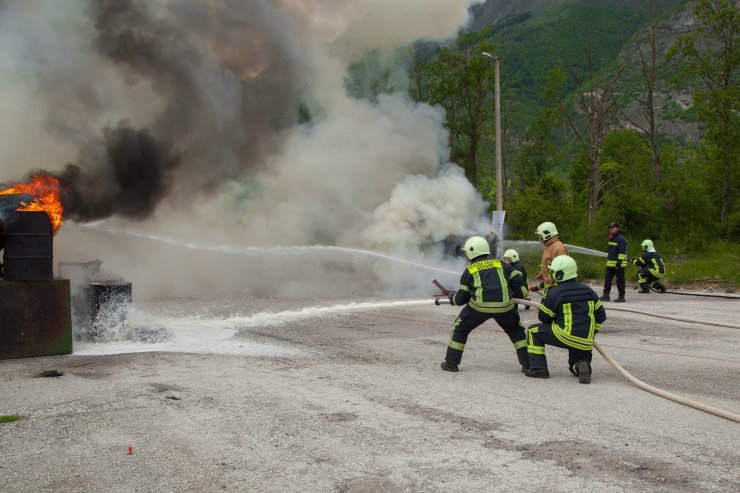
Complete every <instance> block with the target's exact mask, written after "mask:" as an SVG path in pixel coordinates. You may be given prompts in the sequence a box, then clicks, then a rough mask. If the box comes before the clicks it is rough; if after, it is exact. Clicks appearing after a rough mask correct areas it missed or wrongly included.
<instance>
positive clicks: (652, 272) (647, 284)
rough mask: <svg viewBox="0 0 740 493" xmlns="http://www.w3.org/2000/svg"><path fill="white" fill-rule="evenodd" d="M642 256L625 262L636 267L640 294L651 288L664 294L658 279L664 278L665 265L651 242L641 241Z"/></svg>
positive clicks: (663, 288) (662, 286) (647, 291)
mask: <svg viewBox="0 0 740 493" xmlns="http://www.w3.org/2000/svg"><path fill="white" fill-rule="evenodd" d="M640 246H641V247H642V255H641V256H640V257H638V258H628V259H627V261H628V262H630V263H631V264H634V266H635V267H637V269H638V270H637V283H638V284H639V285H640V292H641V293H649V292H650V288H651V287H652V288H653V289H654V290H656V291H660V292H661V293H665V291H666V289H665V286H664V285H663V284H662V283H660V282H659V281H660V279H663V276H665V264H664V263H663V259H662V258H661V257H660V255H659V254H658V252H656V251H655V246H654V245H653V241H652V240H643V242H642V243H641V244H640Z"/></svg>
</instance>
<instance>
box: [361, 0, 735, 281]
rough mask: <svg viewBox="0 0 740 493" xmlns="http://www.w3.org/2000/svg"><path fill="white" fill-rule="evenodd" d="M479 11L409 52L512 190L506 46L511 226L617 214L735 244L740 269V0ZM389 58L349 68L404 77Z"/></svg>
mask: <svg viewBox="0 0 740 493" xmlns="http://www.w3.org/2000/svg"><path fill="white" fill-rule="evenodd" d="M473 11H474V13H475V17H474V20H473V22H472V24H471V27H470V28H469V29H467V30H465V31H463V32H460V33H459V35H458V37H457V39H455V40H452V41H450V42H448V43H444V44H433V43H423V42H419V43H417V44H416V45H415V46H414V47H412V48H410V50H409V51H408V52H406V53H400V54H399V53H397V54H396V55H395V59H394V62H395V63H399V62H401V61H403V60H406V70H407V73H408V79H409V84H408V91H409V94H410V95H411V97H412V98H413V99H414V100H416V101H420V102H427V103H430V104H434V105H441V106H443V107H444V108H445V109H446V114H447V120H446V126H447V128H448V130H449V135H450V137H449V139H450V150H451V158H452V160H453V161H454V162H456V163H457V164H459V165H460V166H461V167H462V168H464V169H465V171H466V175H467V177H468V179H469V180H470V181H471V183H473V184H474V185H475V186H476V187H477V188H478V189H479V190H480V191H481V193H482V194H483V196H484V197H485V198H486V199H487V200H488V201H489V203H490V204H496V179H495V153H494V149H495V145H494V144H495V139H496V135H495V131H494V93H495V90H494V80H495V77H494V75H495V74H494V72H495V70H494V63H492V58H490V57H484V56H481V53H482V52H487V53H491V54H493V56H495V57H498V59H499V62H500V69H499V75H500V93H501V114H502V136H501V147H502V157H503V159H502V161H503V191H502V195H503V209H504V210H506V211H507V216H506V217H507V227H508V231H507V234H508V235H510V236H511V237H514V238H525V239H528V238H531V236H532V232H533V231H534V229H535V227H536V226H537V224H538V223H539V222H541V221H543V220H551V221H553V222H555V223H556V224H558V225H559V227H560V228H561V229H562V230H563V231H567V240H568V241H571V242H573V243H579V244H584V245H589V246H593V247H603V242H604V235H605V228H606V225H607V224H609V223H610V222H612V221H617V222H620V223H622V224H623V225H624V228H623V229H624V231H625V232H626V233H627V235H628V236H630V237H634V238H644V237H650V238H653V239H654V240H656V241H659V242H661V244H663V245H666V247H665V248H666V249H670V250H671V251H673V252H675V253H677V254H681V253H694V254H695V253H698V252H705V251H706V249H707V248H710V246H711V245H716V244H717V242H719V244H720V245H726V246H720V247H719V250H721V251H730V252H734V253H733V257H732V259H733V260H732V261H731V264H732V265H730V266H728V268H729V269H730V271H731V272H734V274H731V277H733V276H735V275H737V272H738V266H739V265H740V258H738V255H740V251H739V248H738V240H740V202H739V201H738V189H739V188H740V186H739V185H738V183H739V180H740V163H738V155H739V154H740V153H739V152H738V143H739V142H740V129H739V127H740V123H739V122H740V116H739V113H738V110H739V108H738V101H739V100H740V97H739V95H738V64H739V62H740V48H739V47H738V26H739V25H740V23H739V22H738V11H739V9H738V1H737V0H699V1H686V0H663V1H658V0H549V1H546V0H539V1H537V0H530V1H507V0H489V1H488V2H486V3H485V4H480V5H477V6H475V7H474V8H473ZM380 58H381V57H380V56H379V55H378V54H370V55H368V56H367V57H366V58H365V59H364V60H363V62H361V63H359V64H357V66H356V67H355V69H356V70H357V71H358V73H359V71H362V70H363V67H364V70H365V72H364V74H363V76H362V77H359V76H358V77H356V78H353V77H350V78H349V79H348V84H349V86H350V88H352V85H353V83H355V82H356V81H363V87H360V86H359V85H358V86H356V87H355V88H354V89H355V92H356V93H357V94H358V96H359V95H361V96H363V97H368V96H372V94H377V93H378V92H383V91H390V90H395V89H396V88H395V87H394V84H393V80H394V77H393V71H392V70H391V69H385V70H381V69H379V68H380V67H381V66H382V64H381V63H380V61H379V60H380ZM368 67H371V68H372V70H367V68H368ZM368 74H373V75H372V76H370V77H368ZM491 207H492V208H495V205H492V206H491ZM638 243H639V242H638ZM714 248H717V247H716V246H715V247H714Z"/></svg>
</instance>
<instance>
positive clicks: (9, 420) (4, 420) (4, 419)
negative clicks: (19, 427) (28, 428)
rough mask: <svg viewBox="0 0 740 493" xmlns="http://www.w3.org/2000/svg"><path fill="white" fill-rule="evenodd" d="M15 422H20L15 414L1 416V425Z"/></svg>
mask: <svg viewBox="0 0 740 493" xmlns="http://www.w3.org/2000/svg"><path fill="white" fill-rule="evenodd" d="M13 421H18V416H16V415H14V414H11V415H3V416H0V424H2V423H12V422H13Z"/></svg>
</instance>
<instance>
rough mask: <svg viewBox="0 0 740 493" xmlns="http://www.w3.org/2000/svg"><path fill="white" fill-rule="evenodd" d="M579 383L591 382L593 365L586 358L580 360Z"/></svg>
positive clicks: (578, 366) (577, 366)
mask: <svg viewBox="0 0 740 493" xmlns="http://www.w3.org/2000/svg"><path fill="white" fill-rule="evenodd" d="M576 368H577V369H578V383H591V365H590V364H589V363H588V361H586V360H582V361H579V362H578V365H576Z"/></svg>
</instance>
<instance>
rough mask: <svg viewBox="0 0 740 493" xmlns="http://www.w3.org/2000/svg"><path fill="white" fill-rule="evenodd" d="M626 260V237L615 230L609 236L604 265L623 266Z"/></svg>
mask: <svg viewBox="0 0 740 493" xmlns="http://www.w3.org/2000/svg"><path fill="white" fill-rule="evenodd" d="M626 262H627V239H626V238H625V237H624V236H622V233H620V232H617V233H616V234H615V235H614V236H611V235H610V236H609V248H608V250H607V252H606V266H607V267H617V268H622V269H623V268H624V267H625V266H626Z"/></svg>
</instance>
